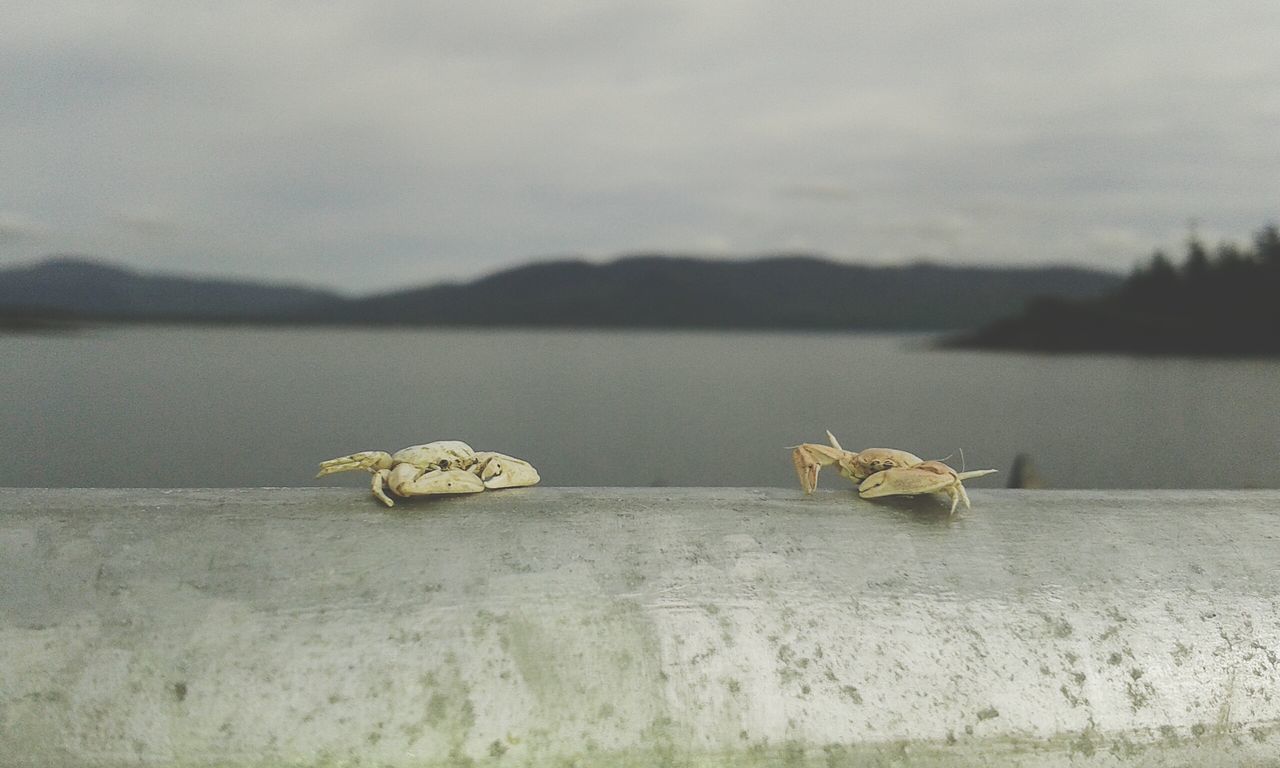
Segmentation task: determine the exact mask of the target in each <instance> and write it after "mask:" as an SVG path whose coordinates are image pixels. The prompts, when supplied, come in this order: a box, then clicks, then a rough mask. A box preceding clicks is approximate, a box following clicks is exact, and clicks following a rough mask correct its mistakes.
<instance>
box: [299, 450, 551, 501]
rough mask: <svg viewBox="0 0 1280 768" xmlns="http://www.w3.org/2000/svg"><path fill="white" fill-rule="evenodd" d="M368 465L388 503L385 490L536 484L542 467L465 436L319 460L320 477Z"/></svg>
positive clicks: (422, 492) (407, 492) (403, 492)
mask: <svg viewBox="0 0 1280 768" xmlns="http://www.w3.org/2000/svg"><path fill="white" fill-rule="evenodd" d="M353 469H364V470H368V472H369V473H370V474H372V475H373V481H372V484H371V487H372V490H373V495H374V497H376V498H377V499H378V500H379V501H381V502H382V503H383V504H386V505H387V506H388V507H393V506H395V502H394V501H392V500H391V497H390V496H388V495H387V494H386V493H385V492H384V491H383V487H384V486H385V487H387V488H390V489H391V491H392V492H393V493H395V494H396V495H397V496H404V497H406V498H408V497H410V496H430V495H435V494H445V493H479V492H480V491H484V490H491V489H495V488H516V487H522V486H528V485H537V483H538V481H539V480H540V479H541V478H540V477H539V476H538V470H536V469H534V468H533V465H532V464H530V463H529V462H527V461H524V460H523V459H517V458H515V457H514V456H507V455H506V454H502V453H494V452H492V451H480V452H477V451H475V450H472V448H471V446H469V445H467V444H466V443H464V442H462V441H461V440H437V441H435V442H433V443H424V444H423V445H411V446H409V447H408V448H402V449H401V450H398V451H396V452H395V453H387V452H386V451H360V452H359V453H353V454H350V455H348V456H339V457H338V458H336V459H329V460H328V461H322V462H320V471H319V472H318V473H317V474H316V477H324V476H325V475H332V474H334V473H335V472H347V471H349V470H353Z"/></svg>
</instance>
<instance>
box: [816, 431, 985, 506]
mask: <svg viewBox="0 0 1280 768" xmlns="http://www.w3.org/2000/svg"><path fill="white" fill-rule="evenodd" d="M827 440H829V441H830V442H831V444H830V445H822V444H821V443H802V444H800V445H797V446H794V447H793V448H792V450H791V460H792V462H794V463H795V467H796V476H797V477H799V478H800V487H801V488H803V489H804V492H805V493H806V494H809V493H813V491H814V489H815V488H817V487H818V471H819V470H821V469H822V467H824V466H829V465H832V464H834V465H836V466H837V467H839V469H840V474H841V475H843V476H844V477H847V478H849V480H851V481H853V482H854V483H857V484H858V495H859V496H861V497H862V498H864V499H875V498H880V497H882V496H916V495H919V494H926V493H945V494H946V495H947V496H948V497H949V498H950V499H951V512H950V514H953V515H954V514H955V512H956V505H957V504H959V503H960V502H962V501H963V502H964V506H965V509H969V508H970V504H969V494H967V493H965V490H964V483H963V482H962V481H964V480H969V479H972V478H975V477H983V476H985V475H989V474H992V473H993V472H995V471H996V470H994V469H974V470H969V471H967V472H957V471H955V470H954V469H952V468H951V467H949V466H947V465H946V464H944V463H942V462H941V461H925V460H924V459H922V458H920V457H919V456H916V455H915V454H914V453H908V452H906V451H900V450H897V449H896V448H867V449H865V450H861V451H857V452H854V451H846V450H845V449H844V448H842V447H841V446H840V441H838V440H836V437H835V435H833V434H831V432H830V431H828V432H827Z"/></svg>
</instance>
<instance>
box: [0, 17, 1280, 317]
mask: <svg viewBox="0 0 1280 768" xmlns="http://www.w3.org/2000/svg"><path fill="white" fill-rule="evenodd" d="M1278 41H1280V3H1278V2H1276V1H1275V0H1218V2H1214V3H1207V2H1206V3H1195V2H1176V1H1174V0H1155V1H1152V2H1115V0H1107V1H1106V2H1091V1H1089V0H1064V1H1062V2H1056V1H1054V2H1036V1H1034V0H1009V1H1005V0H968V1H960V2H950V3H945V2H937V1H936V0H931V1H930V2H915V1H914V0H884V1H883V2H882V1H880V0H875V1H874V2H866V1H865V0H832V1H830V2H827V1H822V2H799V3H780V2H747V1H743V2H730V1H728V0H705V1H701V2H700V1H698V0H680V1H679V2H660V1H657V0H648V1H646V2H631V1H624V2H614V3H604V2H569V1H567V0H539V1H537V2H527V3H525V2H504V3H489V2H474V1H473V2H456V1H451V2H423V1H422V0H403V1H401V0H369V1H368V2H360V3H355V2H351V3H347V2H329V3H315V2H296V3H295V2H275V1H274V0H248V1H247V2H235V1H229V2H228V1H221V2H179V1H177V0H174V1H171V2H154V3H135V2H128V1H127V0H110V2H104V1H103V0H86V2H60V1H59V0H40V1H36V0H31V1H28V2H22V1H20V0H19V1H16V2H13V1H10V0H0V266H8V265H12V264H16V263H21V262H28V261H31V260H33V259H36V258H38V257H41V256H43V255H45V254H50V253H66V252H74V253H81V254H89V255H93V256H98V257H102V258H106V259H110V260H113V261H117V262H120V263H123V264H126V265H129V266H133V267H137V268H140V269H147V270H163V271H169V272H174V271H179V272H198V273H202V274H215V275H223V276H247V277H258V278H268V279H273V280H277V279H285V280H289V281H301V282H306V283H311V284H319V285H323V286H329V287H334V288H338V289H342V290H346V291H351V292H364V291H368V290H374V289H382V288H387V287H392V286H396V285H399V284H405V285H417V284H421V283H427V282H434V281H437V280H441V279H457V278H467V277H473V276H476V275H478V274H481V273H485V272H489V271H492V270H494V269H497V268H499V267H503V266H508V265H512V264H516V263H521V262H526V261H529V260H531V259H542V258H550V257H558V256H564V255H569V254H575V255H585V256H588V257H590V258H604V257H606V256H611V255H616V254H620V253H626V252H636V251H651V250H662V251H679V252H686V253H699V254H707V255H725V254H760V253H766V252H776V251H781V250H786V251H796V250H802V251H813V252H820V253H824V254H828V255H830V256H831V257H833V258H838V259H841V260H848V261H866V262H876V263H894V262H902V261H911V260H916V259H919V258H922V257H927V258H931V259H934V260H937V261H942V262H947V263H965V264H974V263H990V264H1030V263H1042V262H1047V261H1052V262H1059V263H1064V262H1065V263H1076V264H1084V265H1092V266H1102V267H1107V268H1111V269H1115V270H1128V269H1129V268H1130V267H1131V266H1132V265H1133V264H1134V263H1135V262H1137V261H1138V260H1141V259H1143V258H1145V257H1146V255H1148V254H1149V253H1150V252H1151V250H1152V249H1153V248H1154V247H1156V246H1159V245H1170V246H1173V247H1178V245H1177V244H1178V243H1179V241H1180V240H1181V239H1182V238H1184V237H1185V236H1186V233H1187V231H1188V222H1189V221H1191V220H1195V221H1196V222H1197V224H1196V227H1197V229H1198V231H1199V232H1200V234H1201V235H1202V236H1203V237H1204V238H1205V239H1207V240H1210V241H1211V242H1216V241H1217V240H1219V239H1221V238H1229V239H1234V240H1245V239H1247V238H1248V237H1249V236H1250V235H1251V234H1252V233H1253V232H1254V231H1256V230H1257V229H1258V228H1260V227H1261V226H1262V225H1264V224H1266V223H1268V222H1274V221H1277V219H1280V42H1278Z"/></svg>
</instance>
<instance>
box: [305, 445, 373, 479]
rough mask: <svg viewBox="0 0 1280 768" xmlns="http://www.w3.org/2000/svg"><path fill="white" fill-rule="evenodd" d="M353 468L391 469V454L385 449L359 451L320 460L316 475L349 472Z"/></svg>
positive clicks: (370, 469) (322, 475)
mask: <svg viewBox="0 0 1280 768" xmlns="http://www.w3.org/2000/svg"><path fill="white" fill-rule="evenodd" d="M353 469H367V470H369V471H370V472H376V471H378V470H380V469H391V454H389V453H387V452H386V451H360V452H359V453H353V454H351V455H350V456H339V457H338V458H336V459H329V460H328V461H322V462H320V471H319V472H317V473H316V477H324V476H325V475H332V474H334V473H335V472H349V471H351V470H353Z"/></svg>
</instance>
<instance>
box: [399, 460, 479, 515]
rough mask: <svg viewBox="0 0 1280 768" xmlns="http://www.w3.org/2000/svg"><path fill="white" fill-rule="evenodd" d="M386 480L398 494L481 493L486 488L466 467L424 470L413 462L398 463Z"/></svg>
mask: <svg viewBox="0 0 1280 768" xmlns="http://www.w3.org/2000/svg"><path fill="white" fill-rule="evenodd" d="M386 482H387V486H388V487H389V488H390V489H391V490H392V491H394V492H395V493H396V495H398V496H430V495H435V494H444V493H479V492H480V491H483V490H484V483H483V482H482V481H481V480H480V478H478V477H476V476H475V475H473V474H472V473H470V472H468V471H467V470H465V469H433V470H430V471H426V472H424V471H423V470H421V469H419V468H418V467H415V466H413V465H412V464H397V465H396V466H395V468H394V469H392V470H391V472H390V473H388V476H387V479H386ZM384 501H386V500H384ZM388 506H389V505H388Z"/></svg>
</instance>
